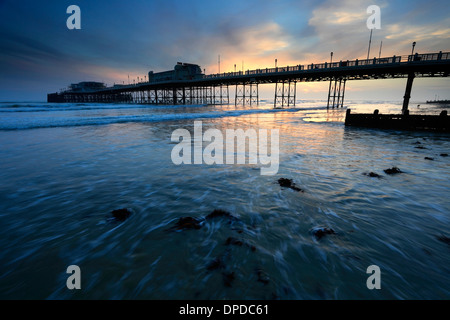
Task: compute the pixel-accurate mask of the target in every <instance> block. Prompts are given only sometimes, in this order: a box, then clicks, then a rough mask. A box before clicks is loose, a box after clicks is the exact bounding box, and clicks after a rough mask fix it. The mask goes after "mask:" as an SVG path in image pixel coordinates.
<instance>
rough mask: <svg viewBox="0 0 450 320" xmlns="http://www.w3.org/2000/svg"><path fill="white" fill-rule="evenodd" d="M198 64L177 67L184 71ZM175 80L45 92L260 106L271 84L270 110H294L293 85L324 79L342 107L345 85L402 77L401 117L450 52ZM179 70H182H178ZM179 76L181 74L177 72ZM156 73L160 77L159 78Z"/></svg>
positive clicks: (447, 67)
mask: <svg viewBox="0 0 450 320" xmlns="http://www.w3.org/2000/svg"><path fill="white" fill-rule="evenodd" d="M193 66H195V67H198V68H200V67H199V66H197V65H192V64H183V63H178V64H177V66H175V71H173V72H178V71H177V68H178V67H179V68H178V69H180V70H182V69H183V68H191V69H192V68H193ZM199 70H200V71H199V72H197V73H195V74H194V76H189V77H188V76H183V77H181V76H180V77H178V78H172V79H170V78H168V77H162V76H161V75H162V74H166V73H168V72H162V73H159V74H154V75H153V72H149V79H148V81H144V82H139V83H135V84H129V85H114V86H112V87H106V86H104V87H94V88H88V89H87V90H83V91H77V90H73V89H69V90H66V91H62V92H59V93H51V94H48V98H47V99H48V102H74V103H77V102H81V103H87V102H102V103H139V104H183V105H189V104H229V103H230V93H229V91H230V90H229V88H230V87H234V88H235V97H234V103H235V104H243V105H253V104H258V102H259V88H258V86H259V85H262V84H268V83H271V84H275V93H274V107H290V106H295V100H296V97H297V96H296V86H297V84H299V83H301V82H315V81H328V82H329V90H328V100H327V107H329V108H339V107H343V105H344V96H345V87H346V83H347V81H354V80H369V79H394V78H406V79H407V81H406V89H405V94H404V96H403V108H402V113H403V114H404V113H406V112H407V111H408V104H409V99H410V96H411V91H412V87H413V81H414V79H415V78H418V77H448V75H449V73H450V52H442V51H441V52H437V53H424V54H418V53H416V54H414V55H407V56H392V57H384V58H373V59H364V60H359V59H355V60H345V61H343V60H341V61H337V62H323V63H317V64H315V63H311V64H308V65H295V66H286V67H276V68H263V69H256V70H247V71H245V72H243V71H239V72H225V73H217V74H209V75H206V74H202V73H201V69H199ZM180 72H181V71H180ZM180 74H181V73H180ZM157 75H159V76H157Z"/></svg>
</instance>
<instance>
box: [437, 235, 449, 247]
mask: <svg viewBox="0 0 450 320" xmlns="http://www.w3.org/2000/svg"><path fill="white" fill-rule="evenodd" d="M437 239H438V240H439V241H441V242H443V243H446V244H448V245H450V238H449V237H446V236H444V235H441V236H439V237H437Z"/></svg>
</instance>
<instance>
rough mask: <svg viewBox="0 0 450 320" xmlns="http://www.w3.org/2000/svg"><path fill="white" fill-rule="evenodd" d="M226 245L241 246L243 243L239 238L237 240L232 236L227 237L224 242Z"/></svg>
mask: <svg viewBox="0 0 450 320" xmlns="http://www.w3.org/2000/svg"><path fill="white" fill-rule="evenodd" d="M225 244H226V245H230V244H232V245H235V246H239V247H242V245H243V244H244V242H242V241H241V240H238V239H236V238H233V237H228V239H227V241H226V242H225Z"/></svg>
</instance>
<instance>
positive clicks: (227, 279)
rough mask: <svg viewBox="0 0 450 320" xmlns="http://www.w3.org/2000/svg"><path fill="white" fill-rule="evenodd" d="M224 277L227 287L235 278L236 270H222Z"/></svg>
mask: <svg viewBox="0 0 450 320" xmlns="http://www.w3.org/2000/svg"><path fill="white" fill-rule="evenodd" d="M222 277H223V284H224V285H225V287H231V286H232V284H233V281H234V279H235V275H234V272H222Z"/></svg>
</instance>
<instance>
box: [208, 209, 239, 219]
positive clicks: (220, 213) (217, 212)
mask: <svg viewBox="0 0 450 320" xmlns="http://www.w3.org/2000/svg"><path fill="white" fill-rule="evenodd" d="M217 217H226V218H231V219H236V217H235V216H233V215H232V214H231V213H229V212H228V211H225V210H222V209H214V210H213V212H211V213H210V214H208V215H207V216H206V219H213V218H217Z"/></svg>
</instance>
